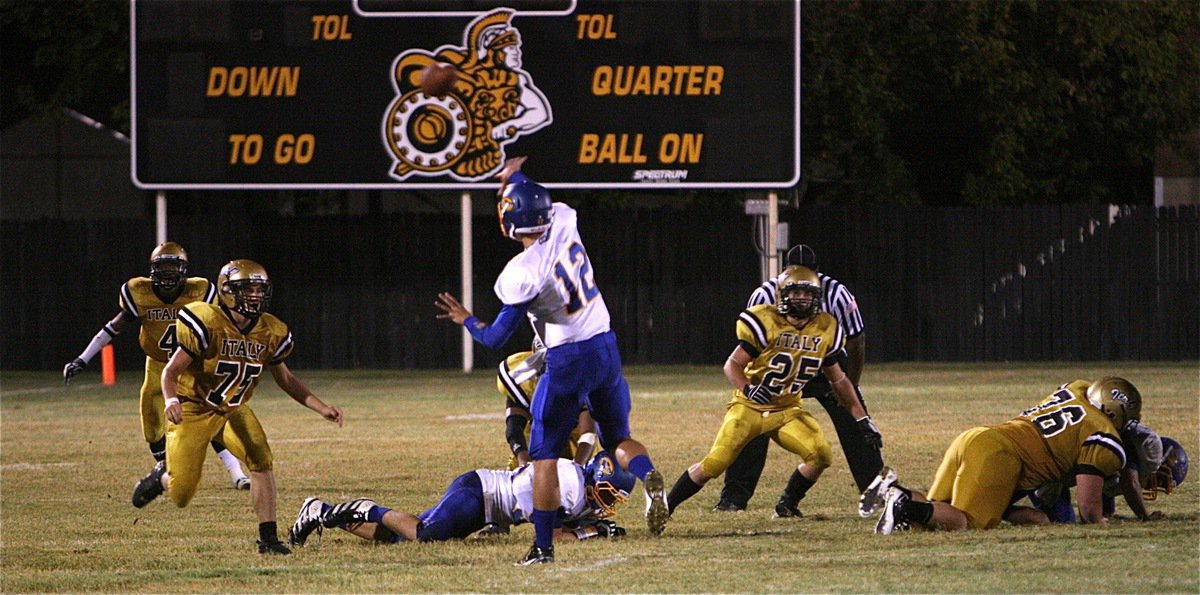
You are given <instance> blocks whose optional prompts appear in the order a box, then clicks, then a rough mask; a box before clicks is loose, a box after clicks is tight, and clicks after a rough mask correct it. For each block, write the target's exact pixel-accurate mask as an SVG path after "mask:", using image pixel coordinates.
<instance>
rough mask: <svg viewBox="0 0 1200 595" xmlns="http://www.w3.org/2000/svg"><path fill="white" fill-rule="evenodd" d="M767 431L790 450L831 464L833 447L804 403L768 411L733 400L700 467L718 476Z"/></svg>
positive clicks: (820, 465) (819, 463) (814, 461)
mask: <svg viewBox="0 0 1200 595" xmlns="http://www.w3.org/2000/svg"><path fill="white" fill-rule="evenodd" d="M761 434H766V435H768V436H770V437H771V439H772V440H774V441H775V442H777V443H778V444H779V445H780V446H782V447H784V448H785V449H787V450H788V451H789V452H793V453H795V454H798V455H800V458H802V459H804V462H805V463H807V464H808V465H810V466H812V467H816V468H818V469H822V470H823V469H825V468H827V467H829V465H830V463H831V462H832V460H833V451H832V450H831V449H830V448H829V442H828V441H826V440H825V434H824V433H822V432H821V426H820V425H818V424H817V420H816V419H815V418H814V417H813V416H812V415H810V414H809V413H808V412H807V411H804V410H803V409H801V408H800V406H798V405H797V406H794V407H788V408H787V409H784V410H782V411H773V412H770V413H766V414H764V413H763V412H761V411H755V410H754V409H751V408H750V407H748V406H746V405H744V404H742V403H733V404H732V405H730V406H729V409H727V410H726V411H725V420H724V421H723V422H721V429H720V430H719V431H717V438H716V440H714V441H713V445H712V448H711V449H709V451H708V455H706V456H705V457H704V460H703V461H700V469H701V470H702V471H703V472H704V474H705V475H706V476H708V477H718V476H720V475H721V474H722V473H724V472H725V470H726V469H728V468H729V465H731V464H732V463H733V460H734V459H736V458H737V455H738V453H740V452H741V451H742V448H744V447H745V446H746V443H748V442H750V441H751V440H753V439H754V438H755V437H756V436H759V435H761Z"/></svg>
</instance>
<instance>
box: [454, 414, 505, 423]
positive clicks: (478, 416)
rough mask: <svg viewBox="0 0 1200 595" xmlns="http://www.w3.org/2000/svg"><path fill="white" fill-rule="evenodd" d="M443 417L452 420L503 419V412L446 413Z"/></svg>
mask: <svg viewBox="0 0 1200 595" xmlns="http://www.w3.org/2000/svg"><path fill="white" fill-rule="evenodd" d="M443 419H447V420H452V421H463V420H472V419H504V412H495V413H468V414H466V415H447V416H446V417H444V418H443Z"/></svg>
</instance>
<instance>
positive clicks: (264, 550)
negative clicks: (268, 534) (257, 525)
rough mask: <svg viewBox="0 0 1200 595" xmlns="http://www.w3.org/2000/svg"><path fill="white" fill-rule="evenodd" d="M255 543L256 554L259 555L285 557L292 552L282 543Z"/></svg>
mask: <svg viewBox="0 0 1200 595" xmlns="http://www.w3.org/2000/svg"><path fill="white" fill-rule="evenodd" d="M257 543H258V553H260V554H272V555H277V556H287V555H289V554H291V553H292V550H289V549H288V548H287V546H286V545H283V543H282V542H280V541H259V542H257Z"/></svg>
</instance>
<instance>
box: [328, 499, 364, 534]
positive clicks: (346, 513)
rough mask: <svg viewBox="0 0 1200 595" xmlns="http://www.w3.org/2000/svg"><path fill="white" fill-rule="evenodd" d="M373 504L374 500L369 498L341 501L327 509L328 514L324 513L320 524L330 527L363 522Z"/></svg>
mask: <svg viewBox="0 0 1200 595" xmlns="http://www.w3.org/2000/svg"><path fill="white" fill-rule="evenodd" d="M374 506H376V504H375V501H374V500H371V499H369V498H358V499H356V500H351V501H349V502H342V503H341V504H338V505H337V506H334V507H333V508H331V509H330V510H329V514H327V515H325V518H324V519H323V520H322V521H321V524H322V525H325V526H326V527H327V528H329V529H332V528H334V527H337V526H339V525H350V524H357V523H365V522H367V513H369V512H371V508H372V507H374Z"/></svg>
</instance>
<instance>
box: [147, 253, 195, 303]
mask: <svg viewBox="0 0 1200 595" xmlns="http://www.w3.org/2000/svg"><path fill="white" fill-rule="evenodd" d="M187 265H188V257H187V251H185V250H184V249H183V246H180V245H179V244H176V243H175V242H163V243H161V244H159V245H157V246H155V247H154V250H152V251H151V252H150V282H151V284H153V285H154V288H155V289H158V290H159V291H163V292H166V293H170V292H173V291H175V290H176V289H179V288H180V287H181V286H182V285H183V282H184V281H185V280H186V279H187Z"/></svg>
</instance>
